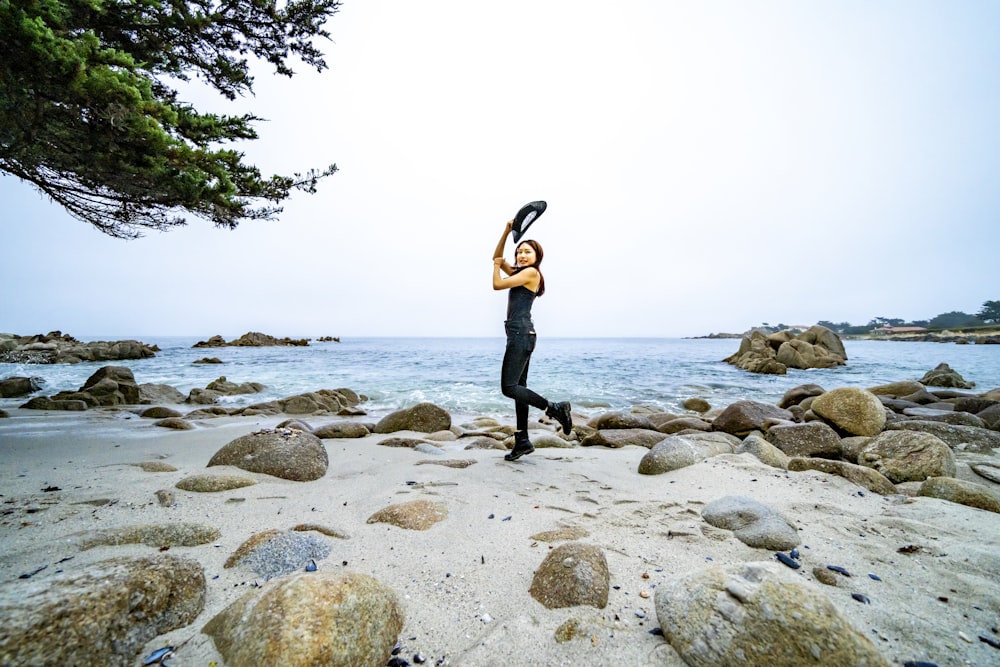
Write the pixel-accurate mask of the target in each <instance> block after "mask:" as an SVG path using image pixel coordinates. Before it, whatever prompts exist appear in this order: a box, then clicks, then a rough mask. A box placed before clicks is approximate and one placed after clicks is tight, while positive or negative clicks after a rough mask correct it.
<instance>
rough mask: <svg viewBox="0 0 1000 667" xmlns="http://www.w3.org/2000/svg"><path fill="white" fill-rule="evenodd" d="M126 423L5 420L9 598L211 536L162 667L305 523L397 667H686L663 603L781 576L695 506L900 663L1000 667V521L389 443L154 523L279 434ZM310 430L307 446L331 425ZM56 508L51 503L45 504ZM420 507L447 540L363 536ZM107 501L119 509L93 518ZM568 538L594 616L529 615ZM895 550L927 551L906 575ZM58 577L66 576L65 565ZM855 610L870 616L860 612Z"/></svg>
mask: <svg viewBox="0 0 1000 667" xmlns="http://www.w3.org/2000/svg"><path fill="white" fill-rule="evenodd" d="M127 416H128V415H127V413H113V412H98V411H90V412H88V413H84V414H74V413H67V414H57V413H49V414H39V413H35V412H28V411H20V410H14V411H12V417H11V419H5V420H0V479H2V480H3V482H2V487H0V493H2V498H0V501H2V503H3V504H2V508H3V512H4V513H3V515H2V516H0V581H3V582H11V581H14V580H16V579H17V577H18V575H20V574H22V573H26V572H31V571H33V570H35V569H36V568H38V567H40V566H42V565H48V566H49V567H48V568H47V569H46V570H44V571H42V572H40V573H38V574H37V575H35V576H36V577H38V578H43V577H48V576H52V575H53V573H54V572H55V571H56V570H58V569H60V568H61V569H63V570H65V571H73V570H74V569H78V568H81V567H82V566H84V565H85V564H87V563H90V562H94V561H97V560H102V559H105V558H109V557H113V556H124V555H136V554H150V553H154V552H155V551H156V549H155V548H153V547H147V546H142V545H131V546H119V547H100V548H95V549H91V550H89V551H82V552H79V551H77V550H75V548H71V547H70V546H69V545H68V542H66V540H65V538H66V537H67V536H69V535H71V534H73V533H76V532H78V531H85V530H95V529H100V528H111V527H117V526H127V525H134V524H148V523H163V522H171V521H190V522H202V523H207V524H210V525H214V526H217V527H218V528H219V529H220V530H221V531H222V536H221V538H220V539H219V540H218V542H217V543H216V544H208V545H202V546H198V547H189V548H187V547H173V548H171V549H170V552H169V553H171V554H175V555H181V556H188V557H191V558H194V559H196V560H198V561H199V562H201V563H202V564H203V565H204V567H205V572H206V577H207V579H208V593H207V599H206V606H205V609H204V611H203V613H202V614H201V616H200V617H199V618H198V619H197V620H196V621H195V622H194V623H192V624H191V625H189V626H187V627H184V628H180V629H178V630H175V631H172V632H170V633H168V634H166V635H163V636H161V637H159V638H157V639H156V640H154V641H152V642H150V643H149V644H148V645H147V647H146V651H145V652H144V653H143V655H145V654H146V653H148V652H149V651H151V650H153V649H155V648H158V647H159V646H162V645H165V644H180V643H182V642H187V643H186V644H184V646H183V647H182V648H181V649H180V650H179V651H178V652H177V655H176V658H175V659H174V661H173V663H172V664H174V665H175V666H178V667H181V666H184V665H207V664H208V663H209V662H210V661H212V660H215V661H218V663H219V664H220V665H221V664H224V663H223V661H222V659H221V657H220V656H219V654H218V653H217V652H216V651H215V648H214V645H213V642H212V640H211V639H210V638H209V637H207V636H205V635H203V634H201V632H200V631H201V628H202V626H204V624H205V623H206V622H207V621H208V619H210V618H211V617H212V616H214V615H215V614H216V613H217V612H219V611H220V610H221V609H223V608H224V607H225V606H226V605H228V604H230V603H231V602H232V601H233V600H235V599H236V598H237V597H238V596H239V595H241V594H242V593H243V592H245V591H246V590H248V589H247V586H249V585H250V584H252V582H253V581H254V580H255V575H254V574H253V573H252V572H250V571H248V570H246V569H243V568H235V569H224V568H223V563H224V562H225V560H226V558H228V557H229V555H230V554H231V553H232V552H233V551H234V550H235V549H236V548H237V547H238V546H239V545H240V544H241V543H242V542H243V541H244V540H246V539H247V538H248V537H250V536H251V535H252V534H254V533H256V532H259V531H263V530H266V529H271V528H277V529H282V530H284V529H289V528H291V527H292V526H294V525H296V524H299V523H307V522H308V523H318V524H322V525H325V526H328V527H330V528H332V529H335V530H337V531H340V532H342V533H345V534H347V535H348V536H349V539H344V540H338V539H333V538H331V539H330V541H331V543H332V545H333V551H332V553H331V555H330V556H329V557H328V558H326V559H324V560H322V561H320V562H319V567H320V568H321V569H324V570H335V571H339V570H351V571H355V572H362V573H365V574H369V575H371V576H373V577H375V578H376V579H378V580H379V581H381V582H383V583H384V584H387V585H389V586H391V587H392V588H393V589H395V591H396V592H397V593H398V595H399V597H400V599H401V600H402V603H403V607H404V611H405V614H406V622H405V625H404V628H403V632H402V633H401V635H400V641H401V643H402V645H403V647H404V648H403V652H402V653H401V656H402V657H405V658H406V659H407V660H410V661H411V663H412V662H413V659H412V657H413V654H414V653H418V652H419V653H420V654H421V656H423V657H424V658H425V659H426V660H427V661H428V662H427V664H434V663H435V662H437V661H438V660H439V659H441V658H442V657H445V658H446V661H445V662H443V663H441V664H448V665H498V664H503V665H582V664H591V665H599V664H623V665H661V666H662V665H668V666H670V665H682V664H683V663H682V661H681V660H680V658H679V657H678V656H677V654H676V653H675V652H674V651H673V649H671V648H670V647H669V645H667V644H666V643H665V641H664V639H663V638H662V637H660V636H657V635H653V634H650V633H649V630H651V629H653V628H655V627H657V626H658V625H659V624H658V622H657V621H656V613H655V609H654V606H653V596H652V592H653V589H654V588H655V586H656V585H657V584H659V583H661V582H664V581H666V580H668V579H670V578H672V577H674V576H676V575H678V574H681V573H684V572H687V571H690V570H694V569H699V568H704V567H708V566H711V565H724V564H730V563H737V562H744V561H754V560H772V559H773V553H771V552H768V551H764V550H757V549H751V548H749V547H747V546H745V545H744V544H742V543H741V542H739V541H738V540H737V539H735V538H734V537H733V536H732V535H731V534H729V533H728V532H726V531H721V530H719V529H715V528H711V527H710V526H708V525H707V524H706V523H705V522H704V521H702V520H701V516H700V512H701V508H702V507H703V505H704V504H705V503H707V502H710V501H712V500H714V499H716V498H720V497H722V496H726V495H745V496H749V497H752V498H755V499H757V500H759V501H762V502H765V503H767V504H769V505H771V506H772V507H774V508H776V509H778V510H780V511H782V512H783V513H785V514H786V516H788V517H789V518H791V519H792V520H793V521H794V522H795V523H796V525H797V526H798V527H799V528H800V531H801V532H800V534H801V538H802V543H803V545H804V546H803V547H800V551H801V552H802V561H803V564H804V567H803V568H802V569H801V570H799V571H798V573H799V574H800V575H801V576H802V578H803V579H804V580H808V581H810V582H813V583H815V585H817V586H820V587H821V588H822V590H823V591H824V592H825V593H826V594H827V595H828V596H829V597H830V599H831V600H832V601H833V603H834V604H835V605H836V606H837V607H838V608H839V609H840V610H841V611H842V612H843V613H844V614H845V615H847V616H848V617H849V618H850V619H851V621H852V622H853V623H854V625H855V627H857V628H858V629H859V630H860V631H861V632H863V633H864V634H866V635H867V636H869V637H870V638H871V639H872V640H873V641H874V642H875V643H876V645H877V646H878V647H879V648H880V649H881V651H882V652H883V654H884V655H885V656H886V657H887V658H889V660H890V661H893V662H894V663H897V664H902V663H903V662H904V661H906V660H927V661H932V662H935V663H937V664H939V665H942V666H944V665H965V664H968V665H989V664H1000V650H997V649H994V648H992V647H990V646H988V645H987V644H985V643H983V642H980V641H979V640H978V636H979V635H987V636H990V637H993V638H994V639H1000V636H998V635H996V634H993V633H992V631H991V628H996V627H997V626H998V625H1000V593H998V592H1000V584H998V582H1000V515H998V514H993V513H989V512H985V511H982V510H976V509H971V508H967V507H963V506H960V505H955V504H951V503H948V502H945V501H940V500H933V499H926V498H917V499H907V498H904V497H903V496H894V497H882V496H877V495H875V494H873V493H869V492H866V491H863V490H861V489H859V487H856V486H854V485H853V484H851V483H849V482H847V481H845V480H843V479H840V478H837V477H831V476H828V475H824V474H821V473H813V472H806V473H788V472H785V471H782V470H777V469H774V468H769V467H766V466H764V465H763V464H761V463H759V462H758V461H757V460H756V459H754V458H752V457H751V456H749V455H741V456H736V455H728V456H722V457H717V458H714V459H710V460H708V461H706V462H703V463H700V464H698V465H695V466H691V467H689V468H686V469H683V470H680V471H676V472H673V473H669V474H665V475H659V476H642V475H639V474H637V472H636V468H637V466H638V463H639V460H640V459H641V458H642V456H643V455H644V454H645V453H646V451H647V450H645V449H642V448H638V447H626V448H624V449H620V450H610V449H605V448H600V447H597V448H576V449H539V450H537V451H536V452H535V453H534V454H531V455H530V456H527V457H525V458H523V459H521V461H518V462H516V463H509V462H506V461H504V460H503V452H500V451H495V450H492V451H491V450H471V451H465V450H464V449H463V447H464V444H465V443H464V442H462V441H461V440H459V441H457V442H454V443H443V444H442V446H443V447H444V449H445V450H446V453H445V456H444V457H443V458H471V459H475V460H476V461H477V463H476V464H475V465H472V466H470V467H468V468H465V469H452V468H446V467H442V466H438V465H415V464H416V463H417V462H418V461H423V460H428V459H432V458H433V457H431V456H429V455H425V454H421V453H419V452H415V451H412V450H409V449H401V448H390V447H382V446H379V445H378V444H377V443H378V441H379V440H380V439H382V438H383V437H385V436H369V437H367V438H363V439H357V440H325V441H324V442H325V444H326V446H327V450H328V452H329V456H330V468H329V471H328V472H327V474H326V476H325V477H324V478H322V479H320V480H318V481H314V482H305V483H302V482H289V481H285V480H281V479H277V478H272V477H268V476H266V475H253V476H254V477H256V478H257V479H258V480H259V484H257V485H256V486H251V487H247V488H242V489H237V490H233V491H227V492H223V493H212V494H198V493H189V492H184V491H181V490H179V489H174V492H175V493H176V498H177V506H175V507H168V508H167V507H161V506H160V505H159V504H158V503H157V501H156V498H155V496H154V494H155V492H156V491H157V490H158V489H164V488H173V486H174V484H175V483H176V482H177V481H179V480H180V479H182V478H184V477H186V476H189V475H193V474H201V473H205V472H207V471H208V470H206V468H205V465H206V463H207V462H208V460H209V458H211V456H212V455H213V454H214V453H215V452H216V451H217V450H218V449H219V448H221V447H222V446H223V445H225V444H226V443H228V442H229V441H231V440H232V439H234V438H236V437H238V436H240V435H242V434H244V433H249V432H252V431H255V430H258V429H260V428H264V427H272V426H274V425H275V424H277V423H278V422H279V421H281V418H239V419H237V418H225V419H217V420H205V421H202V422H197V425H198V428H197V429H196V430H193V431H170V430H166V429H162V428H158V427H154V426H152V425H151V422H150V421H149V420H141V419H138V418H134V417H132V418H126V417H127ZM306 421H307V422H308V423H309V424H310V425H312V426H313V427H317V426H321V425H322V424H324V423H328V422H331V421H337V420H336V419H334V418H307V419H306ZM462 422H463V420H462V419H461V418H459V417H456V418H455V423H462ZM401 435H415V434H401ZM158 459H162V460H163V461H165V462H168V463H170V464H172V465H174V466H176V467H177V468H178V469H179V470H178V471H177V472H169V473H150V472H144V471H143V470H142V469H140V468H138V467H134V466H130V465H126V464H129V463H138V462H140V461H149V460H158ZM210 470H211V471H218V472H220V473H221V472H238V473H240V474H246V475H249V474H250V473H243V472H242V471H237V470H235V469H226V468H213V469H210ZM981 481H982V483H984V484H989V482H986V481H985V480H981ZM411 482H414V483H411ZM50 486H57V487H59V488H60V489H61V490H60V491H52V492H43V491H42V489H44V488H46V487H50ZM859 491H862V493H859ZM417 498H430V499H433V500H438V501H441V502H444V503H445V504H446V505H447V507H448V512H449V516H448V518H447V519H445V520H444V521H443V522H441V523H439V524H437V525H435V526H434V527H432V528H431V529H429V530H427V531H408V530H403V529H399V528H396V527H393V526H388V525H386V524H367V523H366V520H367V518H368V517H369V516H371V515H372V514H373V513H374V512H376V511H377V510H379V509H381V508H383V507H385V506H387V505H389V504H392V503H398V502H403V501H407V500H413V499H417ZM100 499H110V500H111V501H113V502H112V503H110V504H106V505H93V504H87V503H88V501H95V500H100ZM233 499H243V500H241V501H237V502H232V501H233ZM227 501H229V502H227ZM81 503H82V504H81ZM32 510H37V511H32ZM491 516H492V518H490V517H491ZM565 526H579V527H582V528H584V529H586V530H587V531H588V532H589V537H586V538H584V539H583V540H582V541H585V542H589V543H593V544H596V545H599V546H600V547H602V548H603V549H604V551H605V553H606V556H607V559H608V565H609V569H610V572H611V584H612V586H613V587H614V588H613V589H612V591H611V595H610V598H609V602H608V605H607V607H606V608H605V609H601V610H598V609H594V608H590V607H577V608H572V609H561V610H548V609H546V608H545V607H543V606H542V605H541V604H540V603H538V602H536V601H535V600H534V599H533V598H532V597H531V596H530V594H529V593H528V588H529V586H530V585H531V580H532V575H533V573H534V571H535V569H536V568H537V567H538V565H539V564H540V563H541V562H542V559H543V558H544V557H545V554H546V553H547V551H548V550H549V549H550V548H552V547H553V546H555V545H550V544H547V543H544V542H540V541H537V540H533V539H531V536H532V535H535V534H536V533H539V532H542V531H546V530H552V529H555V528H559V527H565ZM907 545H915V546H917V547H920V548H919V550H917V551H916V552H915V553H911V554H902V553H898V551H897V550H898V549H899V548H900V547H904V546H907ZM68 556H72V557H73V558H72V560H69V561H66V562H64V563H61V564H58V565H56V562H57V561H59V560H61V559H63V558H66V557H68ZM827 564H835V565H840V566H843V567H845V568H846V569H847V570H848V571H850V572H851V573H852V574H853V575H854V576H853V577H851V578H849V579H847V578H843V579H842V582H843V583H842V585H841V586H839V587H827V586H822V585H820V584H818V583H816V582H815V579H814V578H813V576H812V574H811V570H812V567H813V566H825V565H827ZM869 572H871V573H875V574H877V575H878V576H879V577H881V579H882V581H881V582H878V581H874V580H872V579H870V578H869V577H868V576H867V574H868V573H869ZM216 577H217V578H216ZM643 591H645V592H647V593H649V597H648V598H644V597H642V596H641V595H640V594H641V593H642V592H643ZM852 592H860V593H864V594H865V595H867V596H868V597H869V598H870V599H871V604H870V605H864V604H861V603H859V602H856V601H855V600H853V599H852V598H851V593H852ZM643 614H644V615H645V618H640V615H643ZM571 618H578V619H582V620H583V621H584V623H583V627H584V628H585V630H586V631H585V633H584V635H585V636H584V637H583V638H578V639H574V640H572V641H569V642H565V643H558V642H556V641H555V639H554V637H553V634H554V632H555V631H556V629H557V628H558V627H559V626H560V624H562V623H563V622H564V621H566V620H568V619H571Z"/></svg>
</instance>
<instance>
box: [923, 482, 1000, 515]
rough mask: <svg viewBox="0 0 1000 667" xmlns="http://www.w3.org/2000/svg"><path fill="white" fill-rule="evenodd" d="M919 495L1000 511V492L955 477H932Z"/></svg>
mask: <svg viewBox="0 0 1000 667" xmlns="http://www.w3.org/2000/svg"><path fill="white" fill-rule="evenodd" d="M918 495H921V496H926V497H928V498H940V499H941V500H948V501H950V502H953V503H958V504H959V505H967V506H969V507H976V508H978V509H981V510H986V511H988V512H997V513H1000V494H998V493H997V492H996V491H994V490H993V489H990V488H988V487H986V486H984V485H982V484H976V483H975V482H966V481H965V480H961V479H955V478H953V477H931V478H930V479H928V480H926V481H925V482H924V483H923V484H921V486H920V491H919V494H918Z"/></svg>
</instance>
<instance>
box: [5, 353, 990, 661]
mask: <svg viewBox="0 0 1000 667" xmlns="http://www.w3.org/2000/svg"><path fill="white" fill-rule="evenodd" d="M960 382H962V378H961V376H959V375H958V374H957V373H955V372H954V371H952V370H951V369H950V368H943V369H942V368H938V369H934V372H928V374H927V375H926V376H925V377H924V378H922V381H920V382H918V381H914V380H901V381H900V382H896V383H891V384H887V385H881V386H875V387H868V388H864V389H862V388H856V387H826V388H824V387H820V386H818V385H815V384H805V385H801V386H799V387H796V388H795V389H794V390H790V391H788V392H786V394H785V396H784V397H783V398H782V400H781V401H780V402H778V403H771V402H764V401H754V400H744V401H736V402H733V403H731V404H728V405H711V404H710V403H709V402H708V401H706V400H704V398H702V397H699V396H691V397H690V399H689V400H687V401H685V402H684V409H683V410H680V411H676V412H673V413H667V412H663V411H660V410H653V409H651V408H649V407H648V406H643V405H641V404H637V405H635V406H634V407H633V408H632V409H630V410H617V411H611V412H608V411H602V410H594V409H590V410H586V411H580V410H579V409H578V410H577V411H575V413H574V422H575V426H574V428H573V429H572V431H571V432H570V433H569V434H566V433H562V432H561V431H559V430H557V425H555V424H551V423H546V422H544V421H538V422H535V423H533V425H532V431H531V439H532V441H533V443H534V445H535V447H536V450H535V451H534V452H533V453H532V454H530V455H528V456H526V457H524V458H522V459H520V460H518V461H516V462H508V461H505V460H504V458H503V456H504V453H505V451H506V450H507V449H509V447H510V446H511V440H512V438H511V434H512V432H513V429H512V427H511V424H510V423H508V422H505V421H504V420H500V419H496V418H494V417H486V416H483V415H475V414H453V413H450V412H449V411H447V410H445V409H443V408H441V407H439V406H437V405H434V404H432V403H421V404H417V405H414V406H411V407H408V408H406V409H403V410H398V411H395V412H392V413H390V414H388V415H385V416H381V417H379V418H377V419H376V418H372V417H370V416H369V415H368V414H367V410H366V405H367V402H366V398H365V396H363V395H361V394H360V393H359V392H354V391H352V390H350V389H346V388H341V389H323V390H317V391H314V392H306V393H303V394H300V395H295V396H289V397H287V398H284V399H282V400H279V401H268V402H265V403H261V404H256V405H251V406H250V407H238V408H234V407H228V408H227V407H224V406H223V405H220V404H219V398H220V396H225V395H227V392H240V391H244V392H251V391H253V389H254V387H253V386H252V384H250V386H248V385H247V383H234V382H228V381H225V378H220V382H218V383H214V384H215V386H214V387H205V388H204V390H200V391H197V392H195V391H192V392H190V393H189V394H188V395H187V396H184V395H183V394H182V393H180V392H176V390H174V391H173V392H170V391H169V389H170V388H169V387H164V386H152V385H141V384H136V382H135V378H134V377H132V374H131V372H130V371H129V369H128V368H126V367H124V366H114V365H112V366H108V367H105V368H102V369H101V370H100V371H98V373H95V374H94V376H93V377H92V378H90V379H89V380H88V381H87V383H86V384H85V385H84V386H81V387H80V388H79V391H77V392H70V393H73V394H75V395H74V396H72V397H68V396H63V397H61V398H60V397H56V396H33V397H32V398H31V399H30V401H29V400H26V402H25V404H24V405H25V406H27V404H28V403H29V402H32V401H33V402H35V406H34V408H32V407H18V408H15V409H10V410H7V412H6V415H7V416H6V417H5V418H3V419H0V451H2V457H0V471H2V478H3V480H4V484H3V488H2V503H3V504H2V507H3V514H2V520H0V535H2V546H0V581H2V582H3V583H2V585H0V618H2V619H3V623H2V627H0V664H4V665H7V664H10V665H22V664H25V665H26V664H88V665H89V664H92V665H135V664H170V665H175V666H178V665H212V664H215V665H230V666H237V665H251V664H254V665H255V664H343V665H348V664H349V665H385V664H391V665H397V666H399V665H405V664H411V665H419V664H434V665H470V666H471V665H495V664H507V665H578V664H611V663H615V664H629V665H668V666H670V665H676V666H681V665H690V666H694V665H737V664H739V665H743V664H748V665H764V664H767V665H769V666H771V667H773V666H780V665H805V664H817V665H821V664H822V665H906V664H911V665H930V664H934V665H940V666H941V667H944V666H946V665H990V664H998V662H1000V628H998V626H1000V596H998V594H997V593H998V589H997V583H996V582H997V581H998V577H1000V556H998V554H1000V459H998V457H997V454H998V449H1000V430H998V429H1000V390H998V389H991V390H986V391H973V390H971V389H969V388H962V385H961V384H959V383H960ZM46 401H48V402H49V403H48V404H46ZM52 401H69V402H72V401H76V403H65V402H64V403H60V404H57V405H53V404H52V403H51V402H52ZM53 407H58V408H59V409H56V410H53V409H51V408H53ZM157 651H159V653H157Z"/></svg>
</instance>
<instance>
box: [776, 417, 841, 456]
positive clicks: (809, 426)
mask: <svg viewBox="0 0 1000 667" xmlns="http://www.w3.org/2000/svg"><path fill="white" fill-rule="evenodd" d="M766 438H767V441H768V442H770V443H771V444H772V445H774V446H775V447H777V448H778V449H780V450H781V451H782V452H784V453H785V454H787V455H788V456H819V457H824V458H833V457H836V456H839V455H840V436H839V435H837V432H836V431H834V430H833V429H832V428H831V427H830V426H828V425H827V424H825V423H823V422H819V421H814V422H808V423H805V424H778V425H776V426H772V427H771V428H770V429H768V431H767V436H766Z"/></svg>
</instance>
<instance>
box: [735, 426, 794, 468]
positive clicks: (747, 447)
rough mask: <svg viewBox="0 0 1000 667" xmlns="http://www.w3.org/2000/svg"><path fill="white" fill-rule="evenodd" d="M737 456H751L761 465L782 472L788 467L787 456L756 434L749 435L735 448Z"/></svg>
mask: <svg viewBox="0 0 1000 667" xmlns="http://www.w3.org/2000/svg"><path fill="white" fill-rule="evenodd" d="M736 453H737V454H752V455H754V456H755V457H757V458H758V459H759V460H760V462H761V463H764V464H765V465H769V466H771V467H772V468H780V469H782V470H784V469H786V468H787V467H788V461H789V456H788V454H785V453H784V452H783V451H781V450H780V449H778V448H777V447H775V446H774V445H772V444H771V443H770V442H768V441H767V440H765V439H764V438H762V437H760V436H759V435H756V434H750V435H748V436H747V437H746V438H744V439H743V442H742V443H740V446H739V447H737V448H736Z"/></svg>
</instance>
